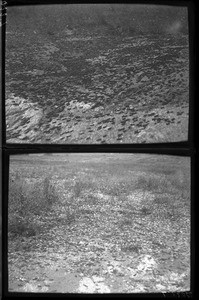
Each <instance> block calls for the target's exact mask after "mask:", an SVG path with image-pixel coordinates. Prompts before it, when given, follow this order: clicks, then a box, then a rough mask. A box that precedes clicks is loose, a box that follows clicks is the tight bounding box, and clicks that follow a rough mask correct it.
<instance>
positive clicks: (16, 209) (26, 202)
mask: <svg viewBox="0 0 199 300" xmlns="http://www.w3.org/2000/svg"><path fill="white" fill-rule="evenodd" d="M8 200H9V202H8V230H9V232H11V233H13V234H29V235H35V234H36V231H37V229H36V223H35V222H34V219H35V217H36V216H37V215H40V216H41V215H42V214H43V213H46V212H47V211H49V209H51V208H52V205H53V203H55V202H56V201H57V200H58V196H57V193H56V191H55V187H54V186H53V185H52V183H51V182H50V179H49V178H48V177H44V178H42V179H41V180H36V181H33V182H31V181H30V182H27V181H25V180H23V179H21V178H20V177H19V175H17V176H15V177H13V178H12V179H11V180H10V185H9V199H8Z"/></svg>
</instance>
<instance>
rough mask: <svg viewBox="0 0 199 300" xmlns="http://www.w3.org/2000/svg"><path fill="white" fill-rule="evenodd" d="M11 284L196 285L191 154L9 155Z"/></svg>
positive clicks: (133, 289) (68, 289) (54, 288)
mask: <svg viewBox="0 0 199 300" xmlns="http://www.w3.org/2000/svg"><path fill="white" fill-rule="evenodd" d="M9 161H10V162H9V192H8V290H9V292H23V293H25V292H29V293H78V294H85V293H87V294H99V293H106V294H107V293H176V292H187V291H190V221H191V218H190V157H186V156H174V155H162V154H161V155H160V154H138V153H133V154H132V153H38V154H20V155H19V154H18V155H13V154H12V155H10V160H9Z"/></svg>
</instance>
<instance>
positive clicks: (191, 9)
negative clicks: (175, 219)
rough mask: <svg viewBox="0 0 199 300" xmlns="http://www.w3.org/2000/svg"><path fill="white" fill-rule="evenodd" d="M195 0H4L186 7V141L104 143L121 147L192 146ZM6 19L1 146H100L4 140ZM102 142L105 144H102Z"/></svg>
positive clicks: (10, 0) (14, 3) (20, 3)
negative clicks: (187, 102)
mask: <svg viewBox="0 0 199 300" xmlns="http://www.w3.org/2000/svg"><path fill="white" fill-rule="evenodd" d="M194 1H196V0H177V1H176V0H173V1H172V0H140V1H139V0H137V1H136V0H130V1H128V0H125V1H118V2H116V1H110V0H109V1H96V2H95V1H93V2H92V1H66V0H58V1H55V0H51V1H50V0H46V1H45V0H7V1H6V5H7V7H11V6H24V5H25V6H28V5H48V4H50V5H56V4H78V3H82V4H83V3H117V4H118V3H122V4H124V3H126V4H128V3H129V4H133V3H134V4H136V3H137V4H149V5H153V4H158V5H170V6H179V7H187V9H188V24H189V122H188V132H187V133H188V139H187V140H185V141H179V142H162V143H146V144H142V143H132V144H124V143H120V144H118V143H112V144H105V147H107V148H109V147H111V148H117V147H118V146H119V147H122V148H123V149H125V148H127V149H128V148H129V147H133V148H140V147H142V148H147V147H152V148H154V149H156V147H157V148H159V147H164V148H165V147H172V148H173V147H174V148H177V147H187V148H193V147H194V119H195V115H194V112H195V111H194V100H195V99H194V98H195V80H196V76H195V73H196V71H195V65H196V49H195V43H196V33H195V4H194ZM4 18H5V20H2V21H3V22H4V23H3V24H5V26H2V121H3V122H2V146H3V148H6V149H15V148H26V149H31V148H33V147H35V148H38V147H44V148H46V147H48V148H52V149H53V148H55V147H56V148H57V149H62V148H63V147H74V148H76V147H79V148H82V146H83V148H84V147H92V148H93V149H94V148H95V147H96V148H99V147H101V144H55V143H51V144H42V143H7V142H6V112H5V107H6V105H5V57H4V53H5V49H6V46H5V43H6V41H5V32H6V30H5V28H6V15H5V16H4ZM103 145H104V144H103Z"/></svg>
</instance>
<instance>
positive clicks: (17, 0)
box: [1, 0, 197, 299]
mask: <svg viewBox="0 0 199 300" xmlns="http://www.w3.org/2000/svg"><path fill="white" fill-rule="evenodd" d="M194 1H195V0H178V1H175V0H173V1H172V0H159V1H158V0H141V1H139V0H137V1H134V0H132V1H123V2H122V3H138V4H158V5H171V6H187V8H188V19H189V20H188V22H189V51H190V53H189V59H190V60H189V61H190V70H189V72H190V74H189V78H190V83H189V98H190V99H189V130H188V141H184V142H172V143H153V144H149V143H147V144H105V145H104V144H103V145H102V144H86V145H83V144H39V143H38V144H18V143H16V144H11V143H6V130H5V129H6V127H5V126H6V122H5V121H6V120H5V77H4V70H5V60H4V52H5V26H2V28H1V30H2V50H3V51H2V121H3V122H2V148H1V150H2V162H3V164H2V175H3V176H2V199H3V201H2V212H3V215H2V217H3V218H2V222H3V229H4V230H3V232H2V241H3V252H2V258H3V260H2V262H3V264H2V271H3V274H4V276H3V278H2V295H3V297H4V298H5V299H11V298H15V297H40V296H41V297H55V298H57V297H58V298H59V297H68V296H69V297H70V296H72V297H73V296H75V297H80V298H82V297H84V296H86V297H93V296H94V297H101V296H102V295H103V294H102V295H96V294H92V295H89V294H86V295H84V294H74V295H73V294H59V293H56V294H51V293H18V292H16V293H15V292H8V278H7V271H8V270H7V253H8V251H7V250H8V249H7V247H8V246H7V219H8V216H7V206H8V205H7V203H8V181H9V158H10V155H14V154H29V153H52V152H53V153H68V152H69V153H70V152H72V153H78V152H84V153H89V152H92V153H101V152H105V153H145V154H160V155H174V156H175V155H179V156H186V157H190V160H191V228H192V231H191V290H190V291H187V292H182V293H166V294H162V293H157V294H156V293H147V294H144V293H143V294H110V295H109V296H114V297H115V296H116V297H121V296H124V295H125V297H135V298H137V297H143V298H157V297H163V298H164V297H169V298H170V297H172V298H175V297H176V298H181V297H182V298H184V297H188V298H189V297H192V296H193V293H194V292H195V288H196V286H195V282H194V275H195V241H196V238H195V232H194V230H193V228H194V222H195V220H196V219H195V216H194V213H195V207H194V205H195V199H196V198H195V193H194V191H195V187H196V176H195V172H196V166H195V165H196V162H197V160H196V154H197V149H196V140H195V136H194V134H195V132H196V128H194V126H195V125H196V124H195V119H196V111H195V107H194V106H195V100H196V99H195V94H196V85H195V81H196V68H195V65H196V48H195V43H196V32H195V22H196V20H195V19H196V17H195V16H196V12H195V3H194ZM65 3H67V4H71V3H95V1H64V0H58V1H57V2H56V1H55V0H52V1H50V0H46V1H45V0H7V1H6V3H5V2H4V4H6V5H7V6H15V5H39V4H65ZM97 3H117V2H116V1H100V2H98V1H97ZM118 3H119V2H118ZM4 23H6V16H2V24H4ZM103 296H106V294H105V295H103Z"/></svg>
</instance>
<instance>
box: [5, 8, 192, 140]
mask: <svg viewBox="0 0 199 300" xmlns="http://www.w3.org/2000/svg"><path fill="white" fill-rule="evenodd" d="M5 26H6V39H5V42H6V43H5V46H6V51H5V85H6V86H5V90H6V91H5V92H6V95H5V111H6V142H7V143H8V144H10V143H11V144H16V143H17V144H70V145H71V144H134V143H140V144H143V143H170V142H184V141H187V140H188V121H189V25H188V9H187V7H183V6H175V5H170V6H169V5H158V4H156V5H151V4H116V3H115V4H114V3H111V4H54V5H27V6H26V5H23V6H8V7H7V16H6V24H5Z"/></svg>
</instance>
